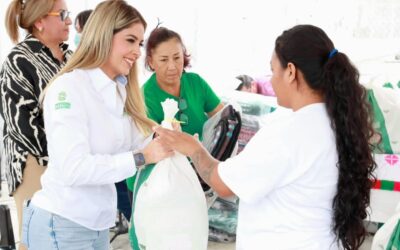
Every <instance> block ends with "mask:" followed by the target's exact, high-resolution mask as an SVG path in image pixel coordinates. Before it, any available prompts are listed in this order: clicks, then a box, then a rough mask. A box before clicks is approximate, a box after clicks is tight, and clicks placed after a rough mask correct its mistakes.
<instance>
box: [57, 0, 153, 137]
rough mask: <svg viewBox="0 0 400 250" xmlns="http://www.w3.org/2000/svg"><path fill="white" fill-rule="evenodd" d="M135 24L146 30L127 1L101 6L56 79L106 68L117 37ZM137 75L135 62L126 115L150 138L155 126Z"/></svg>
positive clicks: (140, 18)
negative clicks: (76, 71) (150, 117)
mask: <svg viewBox="0 0 400 250" xmlns="http://www.w3.org/2000/svg"><path fill="white" fill-rule="evenodd" d="M134 23H141V24H143V26H144V28H145V29H146V26H147V24H146V21H145V20H144V18H143V17H142V15H141V14H140V13H139V11H137V10H136V9H135V8H134V7H132V6H131V5H129V4H127V3H126V2H125V1H123V0H107V1H104V2H102V3H100V4H99V5H97V7H96V9H95V10H94V11H93V12H92V14H91V15H90V17H89V20H88V21H87V23H86V25H85V29H84V31H83V33H82V38H81V41H80V43H79V46H78V48H77V50H76V51H75V53H74V54H73V55H72V57H71V58H70V59H69V61H68V62H67V64H66V65H65V66H64V68H63V69H62V70H61V71H60V72H59V73H58V74H57V76H56V78H57V77H58V76H60V75H62V74H64V73H67V72H71V71H72V70H74V69H93V68H98V67H100V66H102V65H103V64H104V63H105V62H106V60H107V59H108V57H109V55H110V53H111V48H112V39H113V36H114V34H115V33H118V32H119V31H121V30H123V29H126V28H128V27H129V26H131V25H132V24H134ZM137 75H138V74H137V63H136V62H135V64H134V65H133V67H132V69H131V70H130V71H129V75H128V76H127V78H128V84H127V85H126V91H127V98H126V102H125V111H126V112H127V113H128V114H129V115H130V116H131V117H132V120H133V121H134V122H135V124H136V125H137V127H138V128H139V130H140V131H141V132H142V133H143V134H145V135H149V134H150V133H151V131H152V129H151V128H152V126H154V124H155V123H154V122H153V121H152V120H150V119H148V118H147V116H146V108H145V105H144V98H143V95H142V91H141V90H140V88H139V80H138V77H137Z"/></svg>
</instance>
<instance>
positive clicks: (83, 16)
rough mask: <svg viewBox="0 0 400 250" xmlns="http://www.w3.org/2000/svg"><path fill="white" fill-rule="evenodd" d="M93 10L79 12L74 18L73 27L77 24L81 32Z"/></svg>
mask: <svg viewBox="0 0 400 250" xmlns="http://www.w3.org/2000/svg"><path fill="white" fill-rule="evenodd" d="M92 12H93V10H84V11H81V12H79V14H78V15H77V16H76V17H75V22H74V25H75V26H76V24H77V23H78V24H79V27H80V29H81V32H82V31H83V27H85V24H86V22H87V20H88V19H89V17H90V14H92Z"/></svg>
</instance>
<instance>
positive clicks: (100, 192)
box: [22, 0, 173, 250]
mask: <svg viewBox="0 0 400 250" xmlns="http://www.w3.org/2000/svg"><path fill="white" fill-rule="evenodd" d="M145 28H146V22H145V20H144V19H143V17H142V15H141V14H140V13H139V12H138V11H137V10H136V9H135V8H134V7H132V6H131V5H129V4H127V3H126V2H125V1H110V0H109V1H104V2H102V3H100V4H99V5H98V6H97V7H96V9H95V10H94V11H93V13H92V14H91V18H90V19H89V21H88V23H87V24H86V28H85V29H84V31H83V33H82V40H81V42H80V45H79V47H78V49H77V50H76V51H75V53H74V54H73V56H72V57H71V59H70V60H69V62H68V63H67V64H66V65H65V67H64V68H63V69H62V70H61V71H60V73H59V74H58V75H57V76H56V77H55V79H54V81H53V82H52V83H51V84H50V85H49V86H48V88H47V89H46V92H45V95H44V99H43V110H44V123H45V127H46V136H47V140H48V151H49V166H48V168H47V171H46V172H45V173H44V174H43V176H42V178H41V183H42V187H43V188H42V189H41V190H40V191H38V192H36V193H35V194H34V196H33V198H32V200H31V202H30V203H29V205H28V206H27V207H26V208H25V210H24V223H23V225H24V226H23V237H22V241H23V242H24V244H26V245H27V246H28V247H29V249H31V250H43V249H46V250H49V249H95V250H108V249H109V228H110V227H112V226H114V223H115V218H116V211H117V195H116V191H115V185H114V183H115V182H118V181H121V180H124V179H126V178H127V177H130V176H132V175H134V174H135V173H136V169H137V167H139V166H143V165H145V164H150V163H155V162H158V161H159V160H161V159H163V158H165V157H169V156H171V155H172V154H173V152H172V150H169V149H168V148H167V147H164V146H163V145H162V144H161V143H160V142H159V141H158V139H155V140H152V134H151V128H152V126H153V125H154V124H155V123H154V122H153V121H151V120H150V119H148V118H147V116H146V113H145V105H144V101H143V97H142V94H141V91H140V88H139V84H138V80H137V69H136V66H137V65H136V61H137V59H138V58H139V57H140V55H141V51H140V47H141V46H142V43H143V36H144V31H145Z"/></svg>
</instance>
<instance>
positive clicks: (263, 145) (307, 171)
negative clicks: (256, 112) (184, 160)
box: [218, 103, 338, 250]
mask: <svg viewBox="0 0 400 250" xmlns="http://www.w3.org/2000/svg"><path fill="white" fill-rule="evenodd" d="M337 161H338V156H337V150H336V142H335V136H334V132H333V130H332V128H331V126H330V120H329V117H328V115H327V112H326V108H325V105H324V104H321V103H318V104H312V105H308V106H306V107H304V108H302V109H300V110H298V111H296V112H294V113H292V114H291V115H290V116H289V117H288V118H285V119H283V120H281V121H278V119H275V120H274V119H271V124H269V125H266V126H265V127H263V128H262V129H260V130H259V132H258V133H257V134H256V135H255V136H254V137H253V138H252V140H251V141H250V142H249V143H248V144H247V146H246V148H245V149H244V150H243V151H242V152H241V153H240V154H239V155H238V156H236V157H234V158H231V159H228V160H227V161H225V162H223V163H220V164H219V168H218V172H219V175H220V177H221V179H222V180H223V181H224V183H225V184H226V185H227V186H228V187H229V188H230V189H231V190H232V191H233V192H234V193H235V194H236V195H237V196H238V197H239V198H240V205H239V215H238V229H237V249H251V250H254V249H274V250H275V249H279V250H280V249H304V250H314V249H315V250H324V249H337V248H338V247H337V244H336V243H335V239H334V235H333V233H332V231H331V226H332V218H333V209H332V201H333V198H334V195H335V194H336V190H337V187H336V185H337V181H338V169H337V167H336V163H337Z"/></svg>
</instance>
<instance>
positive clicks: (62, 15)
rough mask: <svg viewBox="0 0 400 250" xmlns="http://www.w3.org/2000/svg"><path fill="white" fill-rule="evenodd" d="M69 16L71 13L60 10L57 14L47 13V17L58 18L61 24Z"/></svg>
mask: <svg viewBox="0 0 400 250" xmlns="http://www.w3.org/2000/svg"><path fill="white" fill-rule="evenodd" d="M70 14H71V12H69V11H67V10H60V11H58V12H49V13H47V15H48V16H59V17H60V19H61V21H62V22H64V21H65V20H66V19H67V18H68V17H69V15H70Z"/></svg>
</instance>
